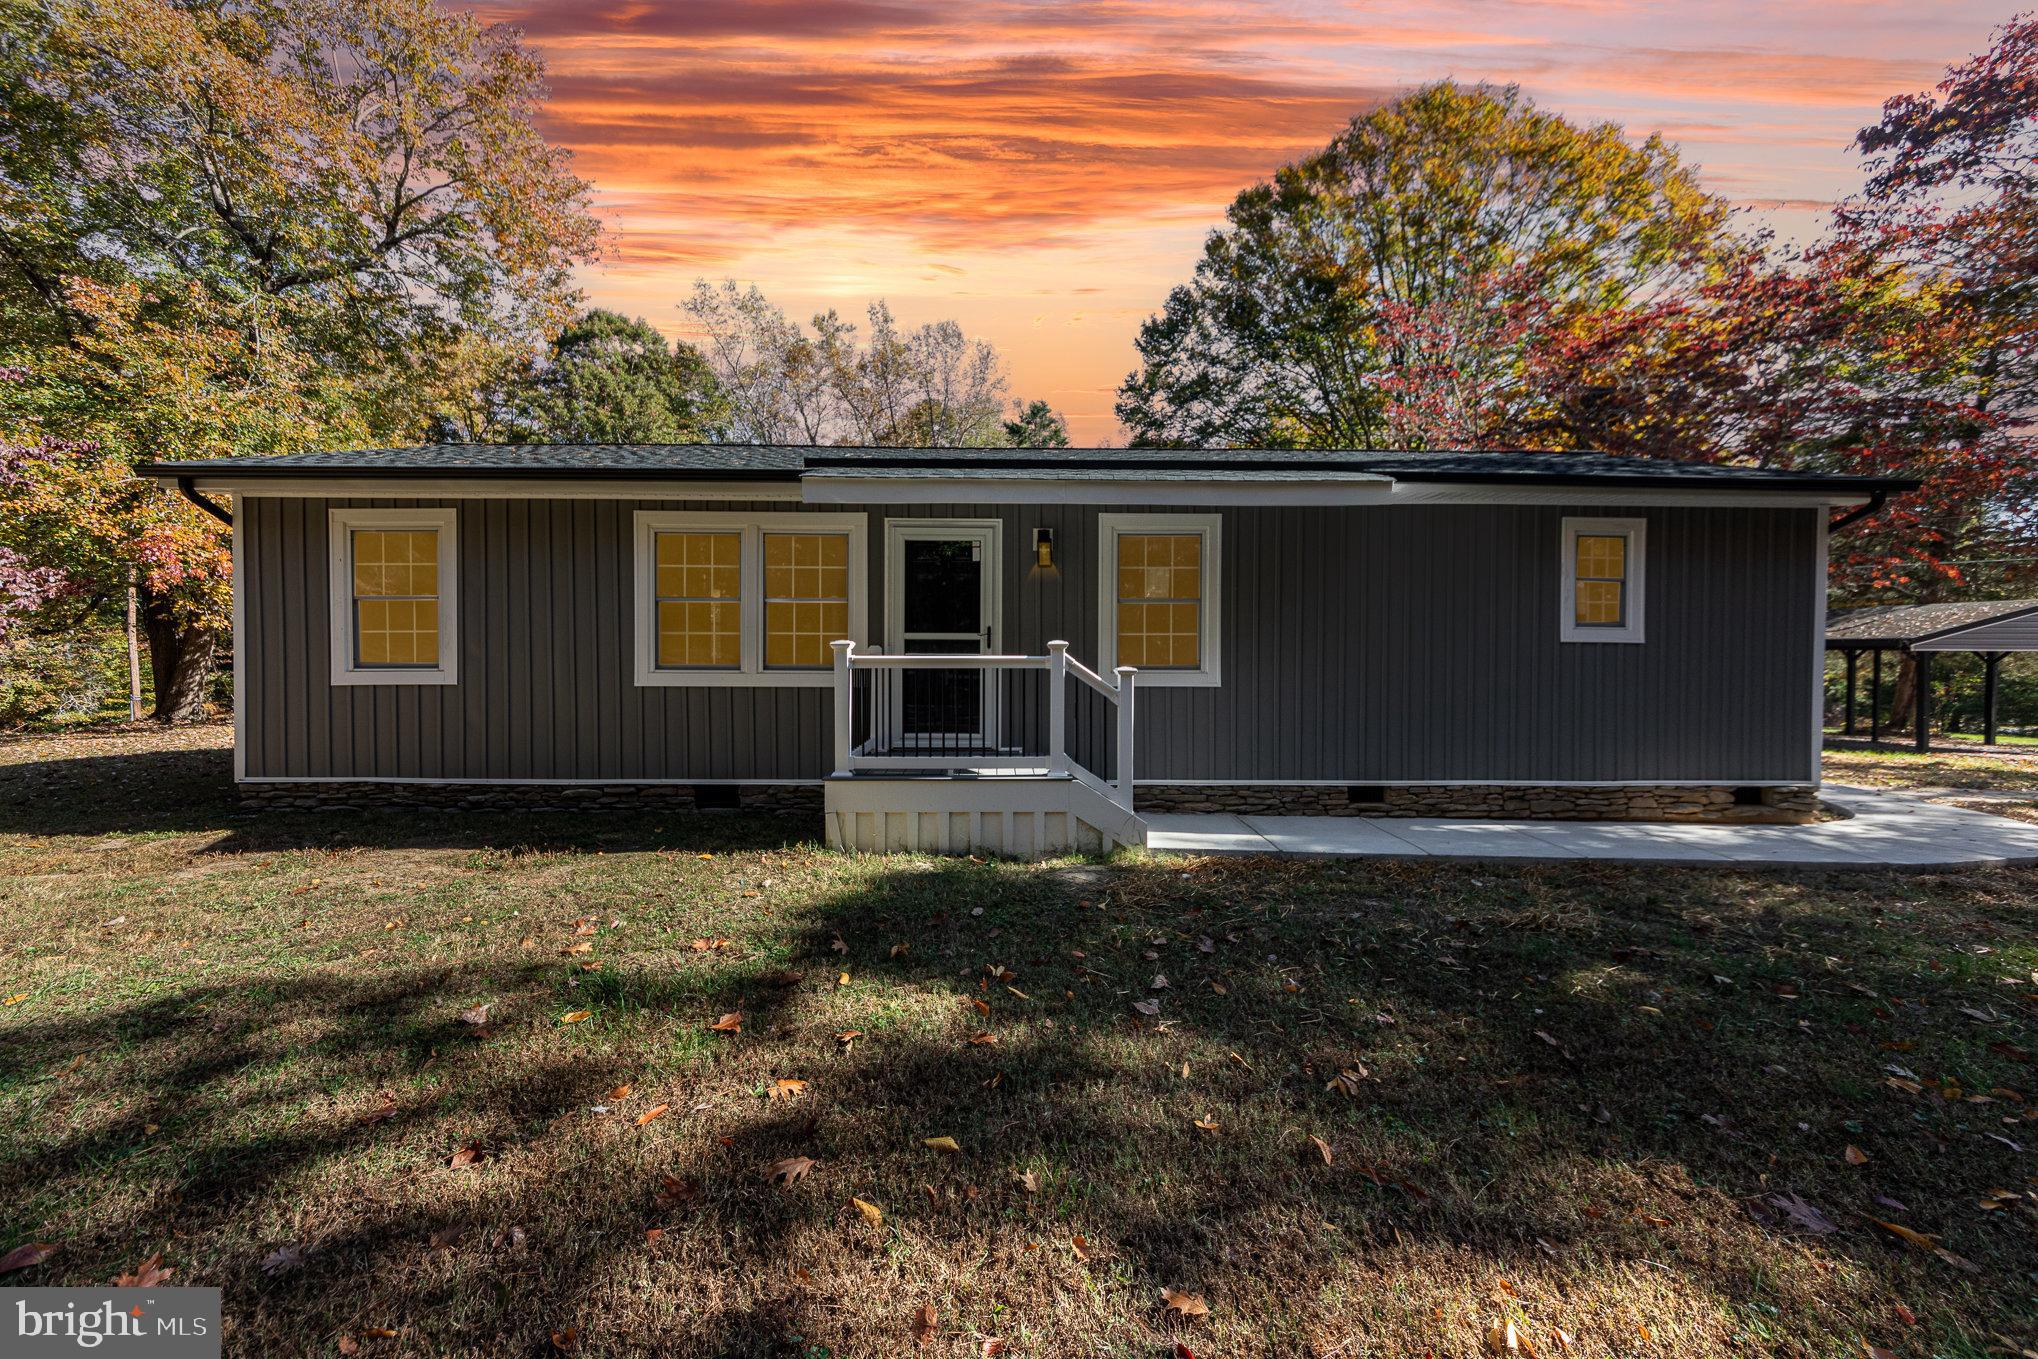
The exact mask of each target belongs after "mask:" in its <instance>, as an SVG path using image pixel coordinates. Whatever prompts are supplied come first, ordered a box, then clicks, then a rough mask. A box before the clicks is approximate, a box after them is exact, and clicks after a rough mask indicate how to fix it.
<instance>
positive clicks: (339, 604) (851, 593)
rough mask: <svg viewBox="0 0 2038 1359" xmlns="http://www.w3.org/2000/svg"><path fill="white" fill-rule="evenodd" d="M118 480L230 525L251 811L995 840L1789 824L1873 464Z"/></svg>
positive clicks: (334, 461)
mask: <svg viewBox="0 0 2038 1359" xmlns="http://www.w3.org/2000/svg"><path fill="white" fill-rule="evenodd" d="M144 473H145V474H146V475H149V476H153V477H155V478H156V479H157V480H158V481H159V482H161V483H162V484H163V485H165V486H169V487H174V488H176V489H178V490H180V491H182V492H183V493H184V494H185V495H187V496H189V497H191V498H192V499H193V500H195V501H197V502H198V503H200V504H201V505H204V506H206V507H207V508H209V509H211V510H212V511H213V512H215V513H218V514H220V515H221V516H222V517H226V518H230V521H231V522H232V524H233V528H234V532H233V552H234V693H235V698H236V703H235V723H236V730H235V737H236V739H235V757H234V758H235V777H236V778H237V780H238V781H239V783H240V786H241V789H242V791H243V793H244V794H245V795H246V796H247V797H249V798H250V799H253V800H255V801H256V802H258V803H263V804H270V805H284V806H307V805H323V804H335V803H336V804H345V805H362V804H379V803H388V802H405V803H430V804H442V805H451V806H462V807H466V806H481V805H492V804H498V803H510V804H525V805H544V806H604V805H616V804H622V805H638V804H643V803H658V804H662V805H679V806H691V807H698V808H704V809H705V808H718V807H750V808H762V809H783V810H807V811H815V812H825V813H826V823H827V834H828V839H829V842H830V843H831V844H835V845H839V846H843V847H847V848H857V849H925V850H940V851H951V852H960V851H965V850H977V851H991V852H999V853H1007V854H1020V855H1028V854H1038V853H1044V852H1049V851H1053V850H1057V849H1061V848H1065V847H1072V848H1087V849H1102V848H1109V847H1111V846H1113V845H1117V844H1139V843H1143V841H1144V838H1145V823H1144V821H1143V820H1142V817H1141V814H1142V813H1145V812H1150V811H1156V810H1217V809H1224V810H1244V811H1256V812H1291V813H1300V814H1314V815H1331V816H1338V815H1376V816H1377V815H1387V816H1393V815H1428V816H1437V815H1464V816H1496V815H1507V816H1524V815H1528V816H1551V817H1586V818H1631V819H1657V818H1681V819H1693V818H1734V817H1741V818H1751V819H1755V818H1761V819H1790V818H1798V817H1802V816H1804V815H1807V814H1809V812H1810V811H1811V809H1812V806H1813V790H1814V789H1815V788H1816V786H1817V784H1818V781H1819V749H1820V744H1821V741H1820V719H1821V707H1822V686H1823V650H1824V645H1825V616H1826V587H1825V581H1826V537H1827V532H1828V528H1829V526H1830V524H1831V523H1833V522H1836V516H1838V517H1841V518H1844V517H1848V516H1851V515H1858V514H1861V513H1866V512H1869V511H1871V510H1873V509H1874V508H1875V507H1876V506H1878V505H1880V504H1881V503H1882V500H1883V498H1884V497H1885V496H1886V495H1887V494H1889V493H1891V492H1895V491H1900V490H1905V489H1909V488H1910V486H1911V483H1907V482H1897V481H1890V480H1878V479H1872V478H1861V477H1842V476H1825V475H1809V474H1804V473H1796V472H1781V471H1766V470H1755V469H1748V468H1738V467H1724V466H1709V465H1703V464H1696V463H1681V462H1651V461H1643V460H1637V459H1630V458H1612V457H1604V456H1597V455H1585V454H1553V453H1484V452H1482V453H1393V452H1384V453H1383V452H1328V453H1325V452H1312V453H1297V452H1286V451H1276V450H1228V451H1197V452H1156V451H1147V450H1126V449H1049V450H1042V449H932V450H927V449H911V450H899V449H858V448H808V447H756V446H725V445H655V446H653V445H645V446H613V445H577V446H564V445H539V446H520V447H497V446H478V445H439V446H433V447H424V448H396V449H366V450H358V451H350V452H333V453H317V454H302V455H296V456H289V457H275V458H254V459H235V460H221V461H214V462H185V463H163V464H157V465H154V466H151V467H148V468H145V469H144ZM222 501H230V505H231V508H230V509H229V508H227V506H226V505H224V504H222V503H221V502H222Z"/></svg>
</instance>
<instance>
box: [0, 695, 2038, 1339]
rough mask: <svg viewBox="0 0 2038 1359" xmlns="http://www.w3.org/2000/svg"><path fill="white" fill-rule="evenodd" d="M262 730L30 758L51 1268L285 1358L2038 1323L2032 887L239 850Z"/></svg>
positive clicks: (1895, 1331)
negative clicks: (255, 741) (133, 1295)
mask: <svg viewBox="0 0 2038 1359" xmlns="http://www.w3.org/2000/svg"><path fill="white" fill-rule="evenodd" d="M221 739H222V738H221V735H220V733H219V732H217V731H216V730H214V731H210V732H203V731H202V732H198V733H181V734H178V735H176V736H173V737H167V738H166V737H161V736H152V735H127V736H118V735H116V736H109V737H93V736H89V735H75V734H74V735H70V736H66V737H63V738H60V739H50V740H22V741H16V742H14V743H12V744H9V745H6V746H4V747H0V912H4V919H5V920H6V922H7V925H8V929H7V931H6V935H5V951H4V955H0V998H5V999H6V1001H7V1004H6V1006H5V1008H4V1009H0V1253H4V1252H5V1251H7V1250H9V1249H11V1248H13V1247H15V1246H17V1245H20V1244H22V1243H26V1242H31V1241H40V1242H46V1243H50V1244H52V1245H54V1246H55V1248H56V1249H55V1251H54V1253H53V1254H51V1255H50V1256H49V1257H48V1259H47V1260H46V1261H44V1262H42V1263H40V1264H37V1265H34V1266H32V1267H30V1268H28V1269H25V1270H21V1271H18V1272H15V1273H13V1274H11V1275H9V1276H7V1278H6V1279H5V1280H4V1282H5V1283H28V1284H88V1283H100V1282H104V1281H106V1280H109V1279H111V1278H112V1277H113V1276H114V1275H115V1274H116V1273H118V1272H121V1271H123V1270H129V1269H132V1268H133V1267H134V1266H136V1265H137V1264H138V1263H139V1262H141V1261H142V1260H143V1259H144V1258H146V1257H148V1256H150V1255H152V1254H155V1253H157V1252H161V1254H162V1263H163V1264H164V1265H165V1266H166V1267H168V1268H170V1269H171V1270H172V1271H174V1272H173V1274H172V1276H171V1279H170V1282H172V1283H182V1284H205V1285H214V1286H218V1287H221V1288H223V1289H224V1290H225V1296H226V1317H227V1350H228V1352H229V1353H231V1354H238V1355H263V1356H269V1355H296V1354H307V1355H332V1354H341V1353H349V1354H351V1353H358V1354H360V1355H363V1356H371V1357H372V1356H380V1355H390V1356H395V1355H404V1356H410V1355H472V1356H504V1355H508V1356H538V1355H545V1354H558V1353H560V1352H561V1351H570V1352H572V1353H576V1354H581V1355H589V1356H607V1355H633V1356H648V1355H652V1354H662V1355H663V1354H669V1355H687V1356H694V1355H701V1356H785V1357H786V1359H795V1357H796V1359H820V1356H833V1355H890V1356H898V1355H907V1354H926V1355H930V1356H931V1355H948V1356H961V1355H972V1356H976V1355H984V1354H990V1353H996V1352H997V1347H996V1346H993V1345H991V1343H990V1342H991V1341H993V1340H996V1341H999V1342H1002V1345H1003V1352H1004V1353H1005V1354H1008V1355H1022V1354H1023V1355H1040V1356H1092V1355H1094V1356H1111V1355H1124V1356H1164V1355H1169V1354H1179V1353H1181V1352H1182V1351H1181V1350H1178V1349H1176V1348H1175V1347H1176V1346H1177V1344H1178V1343H1179V1344H1180V1345H1182V1346H1185V1347H1186V1348H1187V1350H1188V1351H1189V1352H1191V1353H1193V1354H1195V1355H1198V1356H1204V1359H1209V1357H1210V1356H1238V1355H1302V1354H1315V1355H1340V1356H1354V1357H1356V1356H1419V1355H1425V1354H1429V1355H1436V1356H1464V1355H1473V1354H1477V1353H1480V1352H1482V1349H1483V1347H1485V1346H1486V1345H1487V1343H1488V1341H1489V1337H1491V1336H1492V1335H1493V1328H1494V1326H1495V1324H1496V1323H1499V1324H1500V1325H1501V1326H1502V1327H1503V1333H1502V1338H1503V1340H1504V1336H1505V1332H1504V1328H1505V1326H1506V1325H1507V1324H1509V1323H1512V1325H1513V1326H1514V1328H1515V1337H1516V1339H1517V1342H1518V1344H1519V1349H1518V1350H1516V1351H1512V1352H1514V1353H1520V1354H1531V1353H1533V1354H1536V1355H1541V1356H1556V1355H1560V1354H1572V1355H1621V1356H1631V1355H1633V1356H1666V1359H1667V1357H1669V1356H1675V1357H1676V1359H1691V1357H1692V1356H1727V1355H1735V1356H1741V1355H1751V1354H1780V1355H1791V1356H1807V1357H1808V1359H1809V1357H1811V1356H1818V1357H1819V1359H1826V1357H1828V1356H1841V1355H1855V1356H1861V1355H1864V1354H1870V1353H1880V1351H1879V1350H1878V1351H1870V1350H1867V1349H1865V1348H1864V1346H1871V1345H1872V1346H1878V1347H1882V1349H1886V1350H1887V1351H1889V1352H1890V1353H1893V1354H1895V1355H1898V1356H1906V1357H1909V1356H1919V1357H1922V1356H1928V1355H1936V1356H1944V1357H1946V1359H1954V1357H1956V1356H1972V1357H1973V1359H1980V1356H1984V1355H1997V1354H2011V1355H2015V1354H2019V1353H2029V1352H2030V1351H2031V1349H2032V1348H2034V1347H2038V1324H2034V1317H2038V1198H2034V1196H2033V1193H2032V1191H2033V1189H2034V1184H2038V1181H2034V1180H2033V1178H2032V1177H2033V1176H2034V1174H2038V1168H2034V1166H2033V1156H2032V1152H2031V1150H2030V1149H2031V1148H2032V1147H2033V1146H2034V1145H2038V1122H2034V1117H2038V1107H2034V1106H2031V1105H2027V1104H2026V1102H2025V1101H2026V1095H2027V1093H2030V1094H2038V1089H2034V1082H2033V1075H2032V1070H2031V1065H2030V1063H2031V1061H2032V1055H2031V1052H2032V1050H2033V1049H2038V1039H2034V1037H2033V1035H2032V1034H2031V1032H2030V1030H2031V1027H2032V1022H2033V1018H2034V1015H2038V909H2034V905H2033V902H2034V898H2038V873H2031V872H1976V873H1972V874H1962V875H1944V876H1918V875H1879V874H1860V875H1852V874H1848V875H1841V874H1834V875H1826V876H1775V875H1760V874H1734V873H1719V872H1708V871H1699V870H1681V869H1668V870H1666V869H1662V868H1639V869H1632V870H1630V869H1618V868H1605V867H1599V868H1594V867H1589V866H1586V867H1563V866H1545V867H1533V868H1508V869H1482V868H1479V867H1477V866H1469V865H1465V866H1450V865H1413V864H1405V865H1395V864H1378V865H1358V864H1352V865H1336V864H1304V863H1294V862H1282V861H1246V860H1205V861H1184V860H1166V859H1158V858H1140V857H1132V858H1128V859H1123V860H1121V861H1119V862H1116V863H1113V864H1109V865H1099V864H1084V863H1079V862H1076V861H1065V862H1062V863H1052V864H1043V865H1020V864H1006V863H978V862H971V861H966V860H965V861H940V860H932V859H920V858H868V859H860V860H859V859H849V858H844V857H838V856H835V855H831V854H828V853H826V852H824V851H821V850H819V849H817V848H816V847H815V846H814V845H813V844H812V843H811V842H810V841H809V840H808V839H806V838H805V837H806V836H808V835H809V834H810V833H811V832H812V831H814V830H815V829H817V828H815V827H810V826H808V825H805V824H804V823H800V822H780V821H768V820H746V819H739V818H735V817H717V816H709V817H701V818H683V817H650V818H638V817H633V816H624V815H615V816H587V817H572V816H566V815H554V816H523V817H511V816H501V817H497V816H489V817H483V816H476V815H464V816H463V815H457V814H429V815H428V814H412V815H395V814H392V815H381V814H359V815H348V816H340V815H327V816H309V815H307V816H280V815H272V816H262V817H257V818H245V817H240V816H237V815H235V814H234V811H233V808H232V806H231V804H230V802H229V800H228V798H227V790H226V785H225V779H226V762H225V753H224V752H223V750H221V749H220V748H219V746H220V744H221ZM482 1007H485V1015H484V1014H483V1013H481V1010H482ZM1142 1007H1143V1008H1146V1009H1148V1010H1149V1011H1152V1013H1141V1012H1140V1010H1141V1008H1142ZM725 1015H735V1016H740V1018H739V1019H734V1020H730V1021H728V1022H727V1023H725V1024H723V1025H722V1026H721V1031H718V1029H717V1020H718V1019H719V1018H720V1017H722V1016H725ZM469 1021H479V1022H469ZM738 1024H740V1030H739V1029H738V1028H737V1027H736V1026H737V1025H738ZM943 1138H947V1139H953V1143H952V1145H950V1149H948V1150H942V1149H940V1145H948V1144H939V1145H930V1144H929V1139H943ZM1313 1139H1320V1144H1319V1142H1318V1141H1316V1140H1313ZM864 1205H868V1207H866V1206H864ZM1880 1224H1892V1225H1890V1226H1884V1225H1880ZM1897 1228H1901V1229H1903V1230H1901V1231H1899V1230H1896V1229H1897ZM1163 1290H1176V1291H1177V1293H1178V1295H1193V1296H1194V1298H1195V1299H1199V1300H1200V1302H1196V1303H1190V1304H1188V1305H1189V1310H1190V1311H1192V1312H1194V1311H1197V1310H1198V1309H1199V1307H1201V1306H1207V1308H1208V1314H1207V1315H1190V1316H1185V1315H1182V1314H1180V1313H1179V1312H1178V1311H1176V1310H1174V1309H1170V1308H1168V1307H1167V1306H1166V1305H1165V1304H1164V1294H1163ZM922 1309H929V1310H926V1311H923V1310H922Z"/></svg>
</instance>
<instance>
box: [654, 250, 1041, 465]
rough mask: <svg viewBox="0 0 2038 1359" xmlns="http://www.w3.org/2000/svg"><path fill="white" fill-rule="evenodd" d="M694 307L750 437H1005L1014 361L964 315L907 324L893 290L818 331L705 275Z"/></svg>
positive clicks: (759, 297)
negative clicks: (966, 328)
mask: <svg viewBox="0 0 2038 1359" xmlns="http://www.w3.org/2000/svg"><path fill="white" fill-rule="evenodd" d="M684 307H685V310H686V312H687V314H688V315H689V316H691V317H692V318H693V320H694V323H695V324H696V325H698V326H699V327H700V329H701V332H702V343H701V351H702V353H703V354H704V355H705V356H706V359H707V363H708V366H709V368H710V369H711V370H712V372H713V374H714V377H715V379H716V380H717V381H718V382H719V383H720V385H721V388H722V390H723V392H724V393H725V394H726V395H727V398H728V402H729V417H728V419H729V429H730V437H731V438H733V439H735V440H736V441H737V442H742V443H805V444H830V443H851V444H861V445H864V446H867V447H888V448H898V447H916V448H930V447H941V448H947V447H975V446H991V445H996V444H999V443H1002V442H1003V441H1004V425H1003V415H1004V409H1005V405H1004V403H1005V385H1006V379H1005V371H1004V361H1003V360H1002V359H1001V358H1000V357H999V355H998V352H997V350H996V349H994V348H993V347H992V346H991V345H990V344H989V343H988V342H987V341H984V340H972V339H970V338H969V337H968V336H967V335H965V334H964V333H963V330H962V327H961V326H960V325H959V324H957V323H956V322H954V321H937V322H932V323H930V324H927V325H923V326H920V327H918V328H916V329H914V330H912V331H905V330H902V329H900V327H899V325H898V323H897V321H896V320H895V319H894V318H893V316H892V311H891V307H890V306H889V305H887V304H886V303H885V302H884V301H883V300H882V299H879V300H878V301H875V302H873V303H871V304H870V306H869V308H868V309H867V310H866V312H865V317H866V320H867V321H868V325H869V333H868V336H867V337H866V338H861V339H859V337H858V335H857V327H856V325H855V323H854V322H851V321H845V320H843V319H842V318H841V317H840V316H839V315H838V314H836V313H835V312H833V311H827V312H823V313H821V314H819V315H817V316H815V317H814V318H813V326H812V333H811V334H809V333H808V331H807V330H806V329H804V328H802V327H801V326H800V325H799V324H798V323H796V322H794V321H791V320H789V319H788V318H787V317H786V314H785V313H784V312H783V311H781V310H780V309H779V308H778V307H777V306H775V305H773V304H772V303H771V302H770V301H768V300H767V299H766V298H765V296H764V294H763V293H761V292H759V291H758V290H757V288H756V287H755V286H754V285H753V286H751V287H750V288H747V289H742V288H738V287H737V286H736V283H735V280H733V279H729V280H725V281H724V282H723V283H722V284H721V285H720V286H719V287H716V286H713V285H710V284H709V283H708V282H707V281H706V280H705V279H703V280H700V281H698V282H697V283H695V285H694V291H693V295H692V296H691V297H690V298H689V299H688V300H687V301H686V303H685V304H684Z"/></svg>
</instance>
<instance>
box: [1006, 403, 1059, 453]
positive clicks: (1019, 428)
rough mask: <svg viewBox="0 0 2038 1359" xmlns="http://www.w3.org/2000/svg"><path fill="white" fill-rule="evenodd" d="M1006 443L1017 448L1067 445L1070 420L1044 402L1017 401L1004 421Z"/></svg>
mask: <svg viewBox="0 0 2038 1359" xmlns="http://www.w3.org/2000/svg"><path fill="white" fill-rule="evenodd" d="M1005 442H1006V443H1008V444H1010V445H1011V446H1012V447H1014V448H1067V447H1068V446H1069V426H1068V421H1066V420H1064V419H1062V418H1061V416H1060V414H1059V413H1057V412H1056V411H1055V409H1054V407H1052V406H1050V405H1048V404H1047V403H1046V402H1045V401H1015V402H1013V403H1012V418H1011V419H1009V420H1007V421H1006V422H1005Z"/></svg>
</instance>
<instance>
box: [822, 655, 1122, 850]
mask: <svg viewBox="0 0 2038 1359" xmlns="http://www.w3.org/2000/svg"><path fill="white" fill-rule="evenodd" d="M833 646H834V650H835V689H834V695H835V721H834V731H835V754H834V770H833V772H832V773H831V774H830V776H829V778H828V781H827V786H826V789H825V811H826V816H827V839H828V844H829V845H830V846H831V847H833V848H836V849H848V850H859V851H865V852H891V851H918V852H926V853H941V854H970V853H985V854H1003V855H1010V856H1014V857H1020V858H1037V857H1040V856H1042V855H1046V854H1056V853H1066V852H1077V853H1108V852H1110V851H1111V850H1113V849H1116V848H1118V847H1120V846H1125V845H1133V846H1137V845H1144V844H1145V843H1146V823H1145V822H1144V821H1143V820H1142V819H1141V818H1140V817H1139V816H1138V815H1137V813H1135V812H1134V810H1133V803H1132V782H1133V767H1134V758H1135V748H1134V746H1135V738H1134V721H1133V718H1134V695H1135V684H1136V679H1137V672H1136V671H1135V669H1134V668H1133V667H1131V666H1120V667H1118V668H1117V669H1116V670H1115V671H1114V672H1113V673H1112V676H1111V678H1109V679H1106V678H1105V677H1104V676H1102V675H1100V674H1098V673H1097V672H1096V671H1094V670H1092V669H1091V668H1090V667H1089V666H1087V665H1084V664H1083V663H1082V662H1081V661H1079V660H1076V659H1075V658H1073V657H1071V656H1070V655H1069V644H1068V643H1067V642H1061V641H1055V642H1049V643H1048V644H1047V652H1046V654H1045V655H1040V656H1006V655H982V654H960V655H958V654H932V655H929V654H911V655H889V654H886V653H883V652H879V651H859V650H858V649H857V647H856V644H855V643H854V642H851V641H837V642H835V643H834V644H833ZM1093 766H1094V767H1093Z"/></svg>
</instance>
